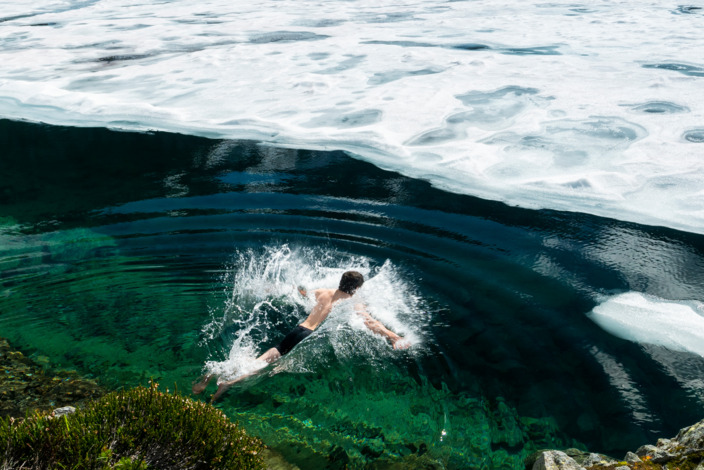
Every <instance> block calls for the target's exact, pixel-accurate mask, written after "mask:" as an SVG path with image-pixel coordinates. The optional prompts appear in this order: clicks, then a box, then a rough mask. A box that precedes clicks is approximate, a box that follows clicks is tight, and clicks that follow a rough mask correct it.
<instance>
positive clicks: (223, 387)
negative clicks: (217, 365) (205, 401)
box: [210, 379, 239, 403]
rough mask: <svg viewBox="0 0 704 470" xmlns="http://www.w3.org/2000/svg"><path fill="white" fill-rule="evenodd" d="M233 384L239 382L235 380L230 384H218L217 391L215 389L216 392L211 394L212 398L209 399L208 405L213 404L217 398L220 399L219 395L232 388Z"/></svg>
mask: <svg viewBox="0 0 704 470" xmlns="http://www.w3.org/2000/svg"><path fill="white" fill-rule="evenodd" d="M235 382H239V380H238V379H235V380H231V381H230V382H222V383H219V384H218V389H217V391H216V392H215V393H214V394H213V397H212V398H211V399H210V403H212V402H214V401H215V400H217V399H218V398H220V395H222V394H223V393H225V392H226V391H227V390H228V389H229V388H230V387H232V385H233V384H234V383H235Z"/></svg>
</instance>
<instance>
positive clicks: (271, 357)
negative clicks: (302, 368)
mask: <svg viewBox="0 0 704 470" xmlns="http://www.w3.org/2000/svg"><path fill="white" fill-rule="evenodd" d="M362 284H364V276H362V275H361V274H360V273H358V272H357V271H347V272H346V273H344V274H343V275H342V278H341V279H340V285H339V287H338V288H337V289H317V290H316V291H315V300H316V303H315V306H314V307H313V309H312V310H311V312H310V314H309V315H308V318H306V319H305V321H304V322H303V323H301V324H300V325H298V326H297V327H296V328H294V329H293V330H291V332H290V333H289V334H288V335H286V337H285V338H284V339H283V340H282V341H281V342H280V343H279V344H277V345H276V346H274V347H273V348H271V349H269V350H268V351H267V352H265V353H264V354H262V355H261V356H259V357H258V358H257V360H258V361H263V362H266V363H271V362H274V361H275V360H277V359H278V358H280V357H281V356H283V355H285V354H288V353H289V352H290V351H291V350H292V349H293V348H294V347H295V346H296V345H297V344H298V343H300V342H301V341H303V340H304V339H305V338H307V337H308V336H309V335H310V334H311V333H313V331H314V330H315V329H316V328H318V327H319V326H320V324H321V323H323V321H325V319H326V318H327V317H328V315H329V314H330V311H331V310H332V307H333V305H335V304H336V303H337V302H339V301H340V300H346V299H349V298H351V297H352V296H353V295H354V293H355V292H356V291H357V289H359V288H360V287H362ZM300 292H301V294H303V295H306V293H305V291H303V290H300ZM355 310H356V312H357V314H358V315H360V316H361V317H363V318H364V324H365V325H366V327H367V328H369V329H370V330H371V331H373V332H374V333H376V334H378V335H381V336H383V337H385V338H386V339H388V340H389V341H390V342H391V345H392V346H393V348H394V349H406V348H407V347H408V346H409V345H408V342H406V341H404V340H403V338H402V337H401V336H399V335H397V334H396V333H394V332H393V331H391V330H389V329H387V328H386V327H385V326H384V325H382V324H381V323H380V322H379V321H377V320H375V319H373V318H372V317H371V315H369V313H368V312H367V311H366V310H365V308H364V305H362V304H357V305H355ZM255 373H256V372H253V373H251V374H247V375H243V376H241V377H238V378H236V379H234V380H232V381H229V382H221V383H219V384H218V390H217V391H216V392H215V394H214V395H213V398H212V399H211V402H212V401H215V400H217V399H218V397H220V395H222V394H223V393H225V391H226V390H227V389H229V388H230V387H231V386H232V385H233V384H235V383H237V382H239V381H240V380H243V379H245V378H247V377H250V376H252V375H254V374H255ZM212 378H213V374H210V375H206V376H205V377H203V380H202V381H200V382H199V383H197V384H195V385H194V386H193V393H194V394H199V393H201V392H203V390H205V388H206V387H207V386H208V383H210V380H211V379H212Z"/></svg>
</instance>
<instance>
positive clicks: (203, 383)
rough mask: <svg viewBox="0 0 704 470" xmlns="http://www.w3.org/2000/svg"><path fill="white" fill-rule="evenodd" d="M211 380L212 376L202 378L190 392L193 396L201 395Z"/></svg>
mask: <svg viewBox="0 0 704 470" xmlns="http://www.w3.org/2000/svg"><path fill="white" fill-rule="evenodd" d="M212 378H213V374H210V375H206V376H203V379H202V380H201V381H200V382H198V383H197V384H194V385H193V389H192V392H193V394H194V395H198V394H201V393H203V390H205V389H206V388H207V387H208V384H209V383H210V381H211V380H212Z"/></svg>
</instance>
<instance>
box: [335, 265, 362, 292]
mask: <svg viewBox="0 0 704 470" xmlns="http://www.w3.org/2000/svg"><path fill="white" fill-rule="evenodd" d="M362 284H364V276H362V275H361V274H360V273H358V272H357V271H347V272H346V273H344V274H343V275H342V278H340V286H339V287H338V289H340V290H341V291H342V292H344V293H345V294H350V295H352V294H354V293H355V291H356V290H357V289H359V288H360V287H362Z"/></svg>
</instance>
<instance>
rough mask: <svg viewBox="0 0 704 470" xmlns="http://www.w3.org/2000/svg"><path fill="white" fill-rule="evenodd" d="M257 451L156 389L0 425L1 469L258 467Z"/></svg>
mask: <svg viewBox="0 0 704 470" xmlns="http://www.w3.org/2000/svg"><path fill="white" fill-rule="evenodd" d="M262 450H263V444H262V443H261V441H259V440H258V439H256V438H253V437H250V436H248V435H247V434H246V433H245V432H244V430H243V429H241V428H240V427H239V426H238V425H237V424H235V423H232V422H231V421H230V420H229V419H228V418H227V417H226V416H225V415H224V413H222V412H221V411H220V410H218V409H216V408H214V407H212V406H210V405H208V404H206V403H203V402H198V401H194V400H192V399H190V398H186V397H182V396H180V395H178V394H170V393H164V392H161V391H159V389H158V387H157V384H155V383H152V384H151V385H150V386H149V387H137V388H135V389H132V390H127V391H119V392H113V393H110V394H108V395H105V396H104V397H102V398H101V399H99V400H97V401H95V402H92V403H90V404H89V405H88V406H87V407H86V408H84V409H82V410H79V411H77V412H76V413H73V414H70V415H64V416H61V417H56V418H55V417H52V416H50V415H41V414H39V413H37V414H35V415H34V416H28V417H27V418H25V419H12V418H9V419H2V420H0V458H1V459H2V460H1V461H0V467H2V468H6V467H8V468H47V467H48V468H65V469H74V468H81V469H99V470H104V469H120V470H146V469H177V468H178V469H210V468H217V469H239V470H248V469H263V468H264V464H263V460H262V456H261V451H262Z"/></svg>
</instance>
